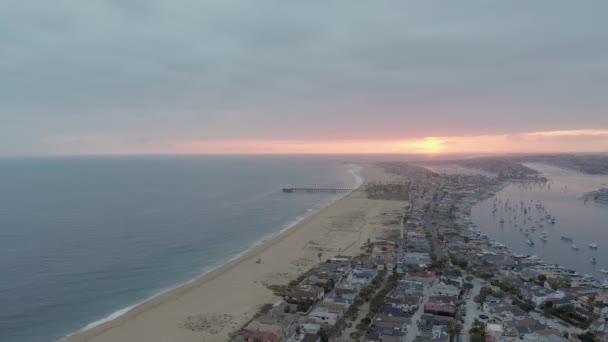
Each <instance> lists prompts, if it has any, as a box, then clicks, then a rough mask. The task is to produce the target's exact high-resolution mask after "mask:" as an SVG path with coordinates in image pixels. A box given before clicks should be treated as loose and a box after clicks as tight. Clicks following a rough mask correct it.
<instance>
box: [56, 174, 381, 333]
mask: <svg viewBox="0 0 608 342" xmlns="http://www.w3.org/2000/svg"><path fill="white" fill-rule="evenodd" d="M372 168H374V167H372V166H370V165H366V166H363V167H361V169H360V170H359V172H358V173H360V177H361V178H362V179H361V181H360V184H359V186H358V187H357V188H359V187H361V186H363V185H364V184H366V182H367V181H370V180H372V179H370V178H369V176H367V177H366V173H369V171H370V169H372ZM348 172H350V173H353V172H352V171H350V170H349V171H348ZM353 176H355V179H356V180H357V181H358V182H359V180H358V179H357V177H356V173H353ZM361 200H362V199H361V198H360V197H358V196H357V194H356V193H349V194H346V195H344V196H342V197H339V198H337V199H335V200H333V201H331V202H329V203H328V204H327V205H324V206H323V207H321V208H319V209H318V210H315V211H312V212H310V214H308V215H305V216H304V217H302V219H300V220H298V221H297V222H294V223H293V224H291V225H289V226H287V227H286V228H283V229H282V230H281V231H279V232H277V233H275V234H273V236H270V237H268V238H263V239H262V241H260V243H259V244H258V243H254V245H252V248H250V249H248V250H247V251H244V252H243V253H242V254H241V255H238V256H236V257H235V258H233V259H232V260H229V261H227V262H225V263H223V264H221V265H218V266H216V267H214V268H213V269H211V270H209V271H207V272H206V273H204V274H202V275H201V276H199V277H197V278H195V279H193V280H191V281H189V282H187V283H185V284H182V285H179V286H177V287H175V288H172V289H169V290H167V291H164V292H161V293H159V294H158V295H156V296H154V297H151V298H149V299H147V300H145V301H143V302H141V303H139V304H135V305H134V306H132V307H127V308H125V309H127V311H126V312H124V313H122V314H121V315H119V316H117V317H112V315H114V314H115V313H113V314H111V315H110V316H108V317H107V318H110V319H108V320H107V321H104V322H101V321H103V320H105V319H103V320H100V321H98V322H101V323H100V324H98V325H95V326H92V327H90V328H88V329H85V328H86V327H88V326H89V325H91V324H94V323H95V322H92V323H90V324H89V325H87V326H85V328H83V330H80V331H78V332H76V333H73V334H71V335H68V336H65V337H63V338H62V340H66V341H112V340H121V339H125V338H129V339H133V340H150V339H152V340H159V341H164V340H168V339H179V340H186V341H190V340H192V341H194V340H197V341H200V339H201V337H205V340H217V341H222V340H226V339H227V336H228V333H230V332H232V331H234V330H236V328H237V327H239V326H240V325H241V324H242V323H244V322H246V321H247V320H248V319H250V318H251V317H252V316H253V314H255V312H256V311H257V309H258V308H259V306H261V305H262V304H263V303H266V302H273V301H274V300H276V299H278V297H276V296H275V295H274V294H272V291H270V290H268V289H267V288H266V285H271V284H273V283H280V282H281V280H282V281H283V282H285V281H288V280H289V278H290V277H291V278H294V277H295V276H297V274H296V273H295V270H294V272H288V273H291V274H285V276H284V277H283V278H285V279H279V280H277V279H274V280H268V279H267V282H266V284H264V282H263V281H262V282H260V279H258V278H259V277H256V275H255V274H253V275H251V274H249V272H247V271H246V270H241V269H243V268H252V267H254V268H255V267H256V266H246V267H244V266H245V265H244V264H249V263H252V261H253V260H255V259H258V258H261V259H262V260H265V259H266V258H262V257H264V256H266V254H268V253H270V254H276V255H277V256H279V254H281V253H278V252H277V253H273V252H274V251H273V250H275V249H279V247H282V246H283V244H287V242H284V241H286V240H290V242H295V243H296V244H300V245H301V243H302V241H300V240H299V239H295V236H297V235H302V234H303V230H304V229H306V228H307V227H308V226H311V225H312V226H314V225H318V224H319V221H321V220H322V217H323V218H325V219H327V217H324V216H327V214H328V213H329V215H330V217H331V216H332V215H334V214H336V213H339V212H340V208H336V207H344V206H345V202H353V201H354V202H359V201H361ZM347 204H348V203H347ZM320 232H321V233H323V232H325V233H328V232H327V231H320ZM329 233H332V232H331V231H330V232H329ZM359 235H360V234H359ZM311 237H315V236H314V234H313V235H312V236H311ZM317 237H319V236H317ZM360 238H361V237H360ZM291 240H294V241H291ZM330 240H331V238H330ZM282 242H284V243H283V244H282ZM309 242H310V241H309ZM355 242H356V241H355ZM256 244H257V245H256ZM305 245H306V243H305ZM353 245H355V243H353V244H351V245H350V246H346V248H345V249H344V250H342V249H339V251H338V252H336V251H331V250H329V251H324V252H323V253H332V252H333V254H334V255H337V254H340V253H341V252H346V253H345V254H349V253H350V254H354V253H356V252H357V251H358V250H355V251H353V250H350V247H352V246H353ZM287 247H289V246H287ZM293 247H295V246H293ZM305 247H306V246H305ZM308 247H310V246H308ZM304 249H306V248H304ZM288 250H289V248H288ZM312 253H314V254H316V253H317V252H315V251H314V250H313V251H312ZM291 254H296V253H291ZM300 254H302V253H300ZM308 254H310V253H308ZM328 255H330V254H328ZM290 256H291V255H283V257H285V258H286V260H285V261H288V259H289V257H290ZM309 257H310V256H309ZM309 259H310V258H309ZM279 260H280V259H279ZM293 261H294V260H292V263H293ZM296 261H297V260H296ZM308 261H310V260H308ZM313 261H314V260H313ZM265 263H266V262H265V261H262V267H260V266H259V265H258V266H257V267H258V268H265V270H264V271H272V270H273V269H274V268H273V266H274V265H270V266H268V267H263V265H264V264H265ZM275 263H276V261H275ZM309 264H310V263H309ZM276 266H277V267H275V268H277V269H278V268H279V267H278V266H281V267H280V268H281V270H284V269H285V268H286V267H285V266H287V268H294V267H292V266H291V267H290V265H289V264H288V265H285V263H282V264H281V265H276ZM306 266H307V265H303V266H301V267H305V269H301V268H300V266H297V267H295V268H297V272H303V271H305V270H307V269H308V268H309V267H306ZM235 273H236V274H239V273H240V275H241V276H242V277H243V278H247V277H250V278H254V279H253V284H251V286H249V287H251V288H252V289H248V286H245V287H244V288H241V289H240V290H241V291H250V292H251V294H252V297H255V299H253V300H251V299H248V300H247V302H248V304H249V305H244V307H243V308H236V309H235V308H232V309H231V310H228V311H230V312H229V313H222V312H216V313H213V311H220V310H211V309H209V310H201V309H200V308H199V310H200V311H203V313H201V314H210V315H211V317H199V318H201V319H202V320H203V321H205V320H206V319H207V318H209V319H211V320H215V319H217V315H222V314H224V315H226V317H230V319H229V320H228V321H222V322H219V323H218V322H215V323H218V324H219V325H220V326H221V327H220V328H218V329H219V331H217V329H216V331H214V330H212V329H210V331H191V330H187V329H185V328H183V327H180V325H182V323H183V322H184V319H190V318H191V317H193V315H187V314H193V313H195V312H192V310H188V309H185V308H184V309H183V310H182V309H180V308H179V307H175V305H173V307H171V309H170V310H168V311H169V313H170V314H171V315H170V316H172V317H171V318H170V319H167V317H164V318H161V319H162V321H163V323H166V322H167V321H171V322H172V323H174V324H172V325H173V327H172V329H171V330H173V331H172V332H167V333H169V334H171V335H170V336H169V335H166V336H164V337H163V336H158V335H157V334H152V335H149V336H142V335H141V334H138V331H141V330H140V329H141V327H140V328H137V327H135V325H137V324H134V323H133V324H131V322H134V321H136V320H138V321H145V322H148V323H149V322H151V321H155V322H158V320H159V317H154V318H153V319H148V318H147V317H143V316H146V315H148V316H156V315H153V314H152V313H161V314H160V315H158V316H161V317H162V316H166V315H164V314H163V313H166V312H167V310H161V309H164V308H162V307H163V306H171V305H170V304H173V303H175V302H176V301H180V300H182V299H183V298H185V297H187V296H188V297H189V298H190V297H192V298H193V299H194V300H198V301H199V304H201V306H204V304H206V302H207V301H211V302H212V301H217V300H218V299H220V300H221V298H204V297H206V296H211V295H207V294H206V292H205V291H203V293H202V294H200V295H197V294H194V293H193V292H197V291H198V290H200V289H201V288H202V287H205V290H211V292H219V293H222V292H223V291H225V290H226V288H227V287H228V286H225V285H230V286H235V285H234V284H233V281H232V280H228V279H226V281H225V284H222V282H223V281H222V278H231V279H232V278H234V276H235ZM227 274H228V276H227ZM237 278H239V276H238V275H237ZM218 282H219V283H220V284H218V285H219V289H218V287H217V286H211V285H210V283H218ZM244 282H245V283H247V281H246V280H245V281H244ZM226 283H227V284H226ZM263 292H265V293H263ZM201 297H203V298H201ZM215 306H218V305H217V303H216V305H215ZM221 306H222V305H219V307H221ZM125 309H121V310H119V311H117V312H120V311H122V310H125ZM161 311H162V312H161ZM180 311H184V312H180ZM205 311H207V312H205ZM209 311H211V312H209ZM237 312H238V313H239V315H238V316H240V317H238V316H237V315H235V313H237ZM214 315H216V316H214ZM196 317H198V316H196ZM107 318H106V319H107ZM148 323H145V324H144V325H147V324H148ZM175 323H177V324H175ZM131 325H133V327H130V326H131ZM208 325H214V322H211V323H209V324H208ZM118 330H120V332H117V331H118ZM114 334H119V335H120V336H121V337H116V336H114ZM143 335H145V334H143ZM176 335H180V336H179V337H178V336H176ZM126 336H128V337H126Z"/></svg>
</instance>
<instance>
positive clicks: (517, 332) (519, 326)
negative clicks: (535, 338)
mask: <svg viewBox="0 0 608 342" xmlns="http://www.w3.org/2000/svg"><path fill="white" fill-rule="evenodd" d="M546 328H547V327H546V326H545V325H543V324H541V323H540V322H539V321H537V320H535V319H532V318H530V317H525V318H524V319H518V320H512V321H509V322H504V334H505V335H506V336H523V335H526V334H530V333H534V332H536V331H539V330H544V329H546Z"/></svg>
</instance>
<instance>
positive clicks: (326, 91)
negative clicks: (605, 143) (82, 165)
mask: <svg viewBox="0 0 608 342" xmlns="http://www.w3.org/2000/svg"><path fill="white" fill-rule="evenodd" d="M606 13H608V2H606V1H576V2H574V1H558V0H547V1H523V0H522V1H429V0H424V1H315V0H312V1H300V2H291V1H227V0H221V1H194V0H181V1H166V0H162V1H160V0H159V1H154V0H147V1H143V0H141V1H140V0H137V1H136V0H116V1H94V0H89V1H80V0H55V1H27V0H19V1H12V0H4V1H1V2H0V155H20V154H46V153H103V152H138V151H141V150H146V149H149V148H150V147H151V148H154V147H159V150H162V146H165V145H170V144H171V142H174V141H185V140H203V141H204V140H214V139H221V140H234V139H236V140H255V139H271V140H281V139H299V140H315V139H322V140H327V139H375V138H385V139H402V138H403V139H410V138H419V137H425V136H453V135H481V134H490V135H491V134H517V133H523V132H536V131H551V130H572V129H598V128H603V129H606V128H608V113H606V108H607V105H608V22H607V21H606Z"/></svg>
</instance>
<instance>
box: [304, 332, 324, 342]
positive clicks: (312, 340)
mask: <svg viewBox="0 0 608 342" xmlns="http://www.w3.org/2000/svg"><path fill="white" fill-rule="evenodd" d="M300 342H321V336H319V335H317V334H306V335H304V338H303V339H302V341H300Z"/></svg>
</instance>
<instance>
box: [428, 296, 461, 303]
mask: <svg viewBox="0 0 608 342" xmlns="http://www.w3.org/2000/svg"><path fill="white" fill-rule="evenodd" d="M428 302H429V303H434V304H452V305H454V304H456V303H457V302H458V297H455V296H441V295H439V296H430V297H429V300H428Z"/></svg>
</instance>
